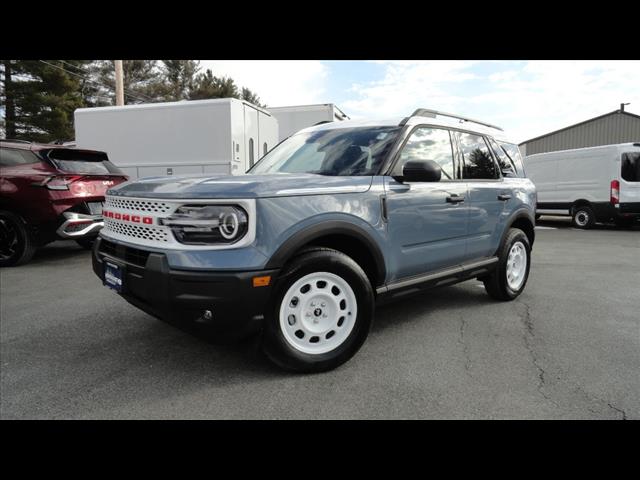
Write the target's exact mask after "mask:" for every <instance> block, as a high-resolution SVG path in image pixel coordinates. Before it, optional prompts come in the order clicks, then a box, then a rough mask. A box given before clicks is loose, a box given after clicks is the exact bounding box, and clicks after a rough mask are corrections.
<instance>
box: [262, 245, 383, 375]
mask: <svg viewBox="0 0 640 480" xmlns="http://www.w3.org/2000/svg"><path fill="white" fill-rule="evenodd" d="M316 272H327V273H331V274H333V275H337V276H338V277H340V279H341V280H343V281H345V282H346V283H347V284H348V286H349V287H350V288H351V290H352V291H353V294H354V297H355V301H356V307H357V313H356V317H355V320H353V327H352V330H351V331H350V333H349V334H348V336H346V338H345V340H344V341H343V342H342V343H340V344H339V345H337V346H336V347H335V348H334V349H333V350H330V351H327V352H325V353H306V352H303V351H301V350H299V349H297V348H296V347H294V346H293V345H292V344H291V343H290V342H289V341H287V340H286V338H285V335H284V333H283V331H282V327H281V326H280V306H281V303H282V302H283V300H284V297H285V294H286V293H287V291H288V290H289V288H290V287H291V286H292V285H294V283H295V282H297V281H298V280H299V279H301V278H302V277H304V276H306V275H309V274H313V273H316ZM338 315H340V313H338ZM373 316H374V293H373V288H372V286H371V283H370V282H369V279H368V278H367V275H366V274H365V272H364V271H363V270H362V268H361V267H360V266H359V265H358V264H357V263H356V262H355V261H354V260H352V259H351V258H350V257H349V256H347V255H345V254H343V253H341V252H338V251H336V250H332V249H328V248H314V249H311V250H306V251H304V252H303V253H301V254H299V255H297V256H296V257H295V258H294V259H293V260H292V261H291V262H290V263H289V264H288V265H287V266H285V267H284V269H283V270H282V273H281V275H280V276H279V278H278V280H277V282H276V285H275V286H274V294H273V302H272V304H271V305H270V306H269V309H268V312H267V314H266V315H265V324H264V330H263V335H262V349H263V351H264V353H265V354H266V356H267V357H268V358H269V359H270V360H271V361H272V362H274V363H275V364H276V365H278V366H279V367H281V368H284V369H286V370H290V371H295V372H306V373H311V372H323V371H327V370H332V369H334V368H336V367H338V366H339V365H341V364H343V363H345V362H346V361H347V360H349V359H350V358H351V357H353V355H355V353H356V352H357V351H358V350H359V349H360V347H361V346H362V344H363V343H364V341H365V340H366V338H367V335H368V334H369V331H370V329H371V325H372V323H373ZM301 321H302V320H301ZM339 324H340V321H338V325H339ZM322 335H323V334H322ZM312 338H313V337H310V340H311V339H312ZM328 338H330V337H328ZM323 341H324V340H323Z"/></svg>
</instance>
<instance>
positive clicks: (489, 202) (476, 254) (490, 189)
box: [456, 132, 511, 260]
mask: <svg viewBox="0 0 640 480" xmlns="http://www.w3.org/2000/svg"><path fill="white" fill-rule="evenodd" d="M456 138H457V140H458V144H459V148H460V151H461V154H462V157H463V167H462V178H463V179H464V180H465V181H466V183H467V188H468V208H469V227H468V229H469V236H468V239H467V253H466V260H473V259H476V258H482V257H488V256H491V255H493V254H494V253H495V250H496V249H497V247H498V244H499V242H500V237H501V234H502V232H501V231H499V229H498V225H499V223H500V219H501V216H502V214H503V212H504V211H505V205H506V203H507V202H508V201H509V199H510V195H511V189H509V187H508V185H505V183H504V182H503V180H502V175H501V173H500V169H499V168H498V164H497V162H496V160H495V159H494V157H493V154H492V153H491V149H490V148H489V145H488V143H487V140H486V139H485V138H484V136H482V135H479V134H474V133H466V132H458V133H457V134H456Z"/></svg>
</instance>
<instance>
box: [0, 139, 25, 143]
mask: <svg viewBox="0 0 640 480" xmlns="http://www.w3.org/2000/svg"><path fill="white" fill-rule="evenodd" d="M0 142H15V143H33V142H30V141H29V140H18V139H17V138H0Z"/></svg>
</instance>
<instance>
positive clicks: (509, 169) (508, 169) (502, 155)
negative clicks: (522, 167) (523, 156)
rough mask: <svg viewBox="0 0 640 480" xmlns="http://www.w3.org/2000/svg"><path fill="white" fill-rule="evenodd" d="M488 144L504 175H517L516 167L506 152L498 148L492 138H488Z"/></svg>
mask: <svg viewBox="0 0 640 480" xmlns="http://www.w3.org/2000/svg"><path fill="white" fill-rule="evenodd" d="M489 145H491V150H492V151H493V154H494V155H495V157H496V158H497V159H498V164H499V165H500V170H501V171H502V174H503V175H504V176H505V177H517V176H518V175H517V173H516V172H517V169H516V166H515V164H514V163H513V160H511V158H510V157H509V155H507V154H506V152H505V151H504V150H503V149H502V148H500V146H499V145H498V144H497V143H496V141H495V140H494V139H493V138H489Z"/></svg>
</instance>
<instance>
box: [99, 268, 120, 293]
mask: <svg viewBox="0 0 640 480" xmlns="http://www.w3.org/2000/svg"><path fill="white" fill-rule="evenodd" d="M122 276H123V275H122V267H120V265H116V264H115V263H110V262H107V261H105V262H104V284H105V285H106V286H107V287H109V288H112V289H114V290H115V291H116V292H122V286H123V282H122Z"/></svg>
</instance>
